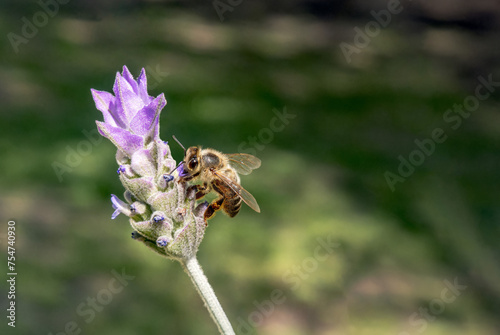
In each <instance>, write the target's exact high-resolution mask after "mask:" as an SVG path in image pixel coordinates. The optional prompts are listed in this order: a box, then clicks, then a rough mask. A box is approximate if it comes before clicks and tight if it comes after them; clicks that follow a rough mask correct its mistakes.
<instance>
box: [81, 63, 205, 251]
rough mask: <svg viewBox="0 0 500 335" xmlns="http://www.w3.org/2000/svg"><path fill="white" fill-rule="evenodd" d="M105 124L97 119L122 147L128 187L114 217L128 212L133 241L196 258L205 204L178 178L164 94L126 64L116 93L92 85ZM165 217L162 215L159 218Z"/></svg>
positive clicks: (121, 175)
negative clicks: (165, 133) (165, 137)
mask: <svg viewBox="0 0 500 335" xmlns="http://www.w3.org/2000/svg"><path fill="white" fill-rule="evenodd" d="M91 92H92V96H93V98H94V101H95V104H96V107H97V109H98V110H100V111H101V112H102V114H103V117H104V122H102V121H96V124H97V128H98V130H99V133H100V134H101V135H102V136H104V137H106V138H107V139H109V140H110V141H111V142H112V143H113V144H114V145H115V146H116V148H117V149H118V150H117V153H116V161H117V163H118V165H119V168H118V171H117V172H118V175H119V178H120V180H121V182H122V184H123V186H124V187H125V189H126V191H125V195H124V198H125V201H122V200H120V199H119V198H118V197H117V196H115V195H112V196H111V202H112V205H113V208H114V209H115V211H114V213H113V215H112V219H115V218H116V217H117V216H118V215H119V214H124V215H126V216H128V217H129V218H130V219H129V221H130V225H131V226H132V228H134V230H135V231H136V232H137V234H134V236H135V239H137V240H140V241H142V242H144V243H145V244H146V245H148V246H149V247H151V248H152V249H154V250H155V251H156V252H158V253H160V254H161V255H164V256H166V257H169V258H174V259H178V260H183V259H184V260H187V259H190V258H192V257H193V256H194V255H195V254H196V252H197V250H198V246H199V244H200V243H201V240H202V238H203V235H204V233H205V228H206V222H205V221H204V218H203V214H204V211H205V209H206V208H207V205H206V204H205V203H202V204H200V205H198V206H197V207H196V206H195V199H194V194H187V187H186V185H185V184H183V183H179V182H177V181H176V180H174V178H175V176H177V175H178V172H177V171H175V167H176V162H175V161H174V159H173V158H172V156H171V153H170V148H169V146H168V144H167V143H166V142H163V141H162V140H161V139H160V137H159V131H160V126H159V119H160V112H161V110H162V109H163V107H165V105H166V103H167V101H166V100H165V96H164V95H163V94H160V95H159V96H157V97H156V98H155V97H152V96H150V95H149V94H148V92H147V82H146V73H145V71H144V69H142V71H141V74H140V75H139V78H137V80H135V79H134V78H133V77H132V75H131V74H130V72H129V70H128V69H127V67H126V66H124V67H123V72H122V73H121V74H120V73H117V74H116V80H115V84H114V86H113V93H114V95H113V94H111V93H108V92H104V91H97V90H94V89H92V90H91ZM181 166H182V164H181ZM160 218H161V219H160Z"/></svg>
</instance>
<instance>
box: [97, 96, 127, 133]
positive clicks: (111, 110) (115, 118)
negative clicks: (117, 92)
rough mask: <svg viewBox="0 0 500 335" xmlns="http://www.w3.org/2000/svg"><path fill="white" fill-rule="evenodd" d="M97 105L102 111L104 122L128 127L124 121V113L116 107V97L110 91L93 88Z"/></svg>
mask: <svg viewBox="0 0 500 335" xmlns="http://www.w3.org/2000/svg"><path fill="white" fill-rule="evenodd" d="M90 91H91V92H92V97H93V98H94V102H95V106H96V107H97V109H98V110H100V111H101V112H102V115H103V117H104V122H106V123H107V124H109V125H112V126H115V127H120V128H126V125H125V123H124V122H123V118H122V117H123V113H122V112H121V111H120V110H117V108H115V106H116V98H115V97H114V96H113V95H112V94H111V93H109V92H105V91H98V90H94V89H91V90H90Z"/></svg>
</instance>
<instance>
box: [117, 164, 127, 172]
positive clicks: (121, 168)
mask: <svg viewBox="0 0 500 335" xmlns="http://www.w3.org/2000/svg"><path fill="white" fill-rule="evenodd" d="M122 172H125V167H124V166H123V165H120V167H119V168H118V170H116V173H118V174H120V173H122Z"/></svg>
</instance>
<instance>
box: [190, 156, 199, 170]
mask: <svg viewBox="0 0 500 335" xmlns="http://www.w3.org/2000/svg"><path fill="white" fill-rule="evenodd" d="M196 166H198V160H197V159H196V157H194V158H191V159H190V160H189V163H188V167H189V169H190V170H194V169H195V168H196Z"/></svg>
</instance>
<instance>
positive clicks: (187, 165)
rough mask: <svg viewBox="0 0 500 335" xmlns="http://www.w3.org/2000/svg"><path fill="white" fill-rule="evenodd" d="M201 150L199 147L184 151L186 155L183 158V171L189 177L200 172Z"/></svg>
mask: <svg viewBox="0 0 500 335" xmlns="http://www.w3.org/2000/svg"><path fill="white" fill-rule="evenodd" d="M200 152H201V148H200V147H189V148H188V149H187V150H186V155H185V156H184V164H183V165H184V170H185V171H186V172H187V173H188V174H189V175H191V176H192V175H194V174H197V173H198V172H199V171H200V170H201V157H200Z"/></svg>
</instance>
